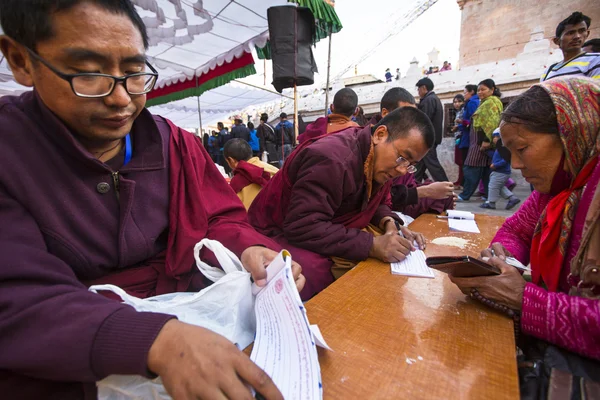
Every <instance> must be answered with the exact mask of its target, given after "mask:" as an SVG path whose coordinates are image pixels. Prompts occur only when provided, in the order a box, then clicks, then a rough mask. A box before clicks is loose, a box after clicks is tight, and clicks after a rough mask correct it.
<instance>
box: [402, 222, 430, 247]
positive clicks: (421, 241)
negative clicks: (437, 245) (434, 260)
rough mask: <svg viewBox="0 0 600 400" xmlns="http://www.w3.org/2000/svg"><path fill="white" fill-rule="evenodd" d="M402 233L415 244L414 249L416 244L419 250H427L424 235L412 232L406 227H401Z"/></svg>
mask: <svg viewBox="0 0 600 400" xmlns="http://www.w3.org/2000/svg"><path fill="white" fill-rule="evenodd" d="M400 232H402V235H404V237H405V238H406V239H407V240H408V241H410V242H411V243H412V244H413V248H414V244H415V242H416V243H417V247H418V248H419V250H425V247H426V246H427V244H426V242H425V236H423V234H422V233H419V232H414V231H411V230H410V229H408V228H407V227H405V226H401V227H400Z"/></svg>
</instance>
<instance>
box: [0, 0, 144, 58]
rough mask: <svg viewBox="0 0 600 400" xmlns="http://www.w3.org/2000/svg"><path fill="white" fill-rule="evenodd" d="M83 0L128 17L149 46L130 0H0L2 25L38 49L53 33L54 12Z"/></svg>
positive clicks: (0, 22) (141, 22) (68, 7)
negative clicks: (38, 45) (39, 44)
mask: <svg viewBox="0 0 600 400" xmlns="http://www.w3.org/2000/svg"><path fill="white" fill-rule="evenodd" d="M84 2H88V3H92V4H95V5H97V6H98V7H100V8H103V9H105V10H107V11H109V12H112V13H114V14H122V15H125V16H127V17H129V19H130V20H131V22H132V23H133V24H134V25H135V27H136V28H138V30H139V31H140V34H141V35H142V40H143V42H144V48H145V49H147V48H148V33H147V32H146V26H145V25H144V22H143V21H142V19H141V18H140V16H139V14H138V13H137V11H135V7H134V5H133V3H131V1H130V0H1V1H0V24H2V29H3V30H4V33H5V34H6V35H7V36H9V37H11V38H12V39H14V40H16V41H17V42H19V43H20V44H22V45H25V46H27V47H29V48H30V49H32V50H35V49H36V44H37V43H38V42H42V41H44V40H48V39H50V38H52V37H53V36H54V29H53V27H52V14H54V13H57V12H61V11H66V10H68V9H70V8H72V7H74V6H76V5H77V4H80V3H84ZM83 33H84V32H82V34H83Z"/></svg>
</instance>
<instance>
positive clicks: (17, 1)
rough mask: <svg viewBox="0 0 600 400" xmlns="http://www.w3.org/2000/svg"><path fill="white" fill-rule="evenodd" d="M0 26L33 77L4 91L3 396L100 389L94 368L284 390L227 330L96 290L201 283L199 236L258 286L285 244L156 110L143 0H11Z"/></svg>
mask: <svg viewBox="0 0 600 400" xmlns="http://www.w3.org/2000/svg"><path fill="white" fill-rule="evenodd" d="M0 24H1V26H2V32H3V33H4V34H3V35H2V36H0V49H1V51H2V54H3V56H4V57H5V60H6V61H7V63H8V65H9V66H10V69H11V72H12V74H13V76H14V78H15V80H16V81H17V82H18V83H19V84H21V85H23V86H27V87H30V88H33V90H29V91H25V92H24V93H22V94H21V95H19V96H3V97H2V98H1V99H0V126H2V127H3V128H2V134H0V159H2V168H0V254H2V257H1V258H0V288H1V290H0V332H1V334H0V393H1V395H0V396H1V397H2V398H5V399H60V400H75V399H77V400H79V399H84V398H85V399H95V398H96V397H97V387H96V382H97V381H99V380H102V379H104V378H105V377H107V376H109V375H138V376H141V377H146V378H150V379H154V378H157V377H160V378H161V381H162V383H163V385H164V387H165V389H166V391H167V393H169V394H170V395H171V396H173V397H174V398H181V399H197V398H207V397H219V396H222V397H223V398H224V397H229V398H251V396H252V395H251V393H250V392H251V388H254V389H256V391H257V392H259V393H261V395H262V396H263V397H267V398H271V399H282V396H281V394H280V393H279V391H278V389H277V387H276V386H275V385H274V384H273V382H272V381H271V380H270V378H269V376H267V375H266V374H265V373H264V372H263V371H261V370H260V368H258V367H257V366H256V365H255V364H253V363H252V362H251V361H250V359H249V358H248V356H246V355H245V354H244V353H243V352H241V351H240V350H238V349H237V348H236V347H235V345H234V344H233V343H231V342H230V341H229V340H227V339H225V338H224V337H222V336H220V335H218V334H216V333H214V332H212V331H210V330H208V329H204V328H202V327H199V326H193V325H189V324H186V323H183V322H181V321H179V320H178V319H177V317H175V316H173V315H168V314H164V313H158V312H143V311H136V310H135V309H134V308H133V307H131V306H130V305H127V304H124V303H122V302H121V301H117V300H115V299H114V298H109V297H105V296H103V295H102V294H101V293H93V292H90V291H89V290H88V288H89V286H91V285H95V284H113V285H116V286H119V287H121V288H122V289H123V290H125V291H126V292H127V293H129V294H130V295H133V296H136V297H139V298H146V297H150V296H154V295H161V294H168V293H175V292H184V291H192V292H197V291H198V290H201V289H202V288H204V287H206V286H207V284H208V282H207V280H206V277H204V276H203V275H202V274H201V273H200V271H199V270H198V268H197V267H196V263H195V260H194V251H193V250H194V246H195V244H196V243H198V242H199V241H200V240H202V239H204V238H208V239H211V240H217V241H219V242H221V243H222V244H223V245H224V246H225V247H227V248H228V249H229V250H230V251H232V252H233V253H234V254H236V255H237V256H238V257H239V258H240V260H241V262H242V264H243V265H244V267H245V268H246V269H247V270H248V271H249V272H250V273H251V275H252V277H253V279H254V282H256V283H257V284H258V285H259V286H263V285H264V284H265V283H266V282H265V280H266V276H267V275H266V269H265V266H266V265H268V264H269V262H270V261H271V260H273V259H274V258H275V257H276V256H277V252H279V251H280V250H281V247H280V246H279V245H278V244H277V243H276V242H274V241H273V240H272V239H269V238H267V237H265V236H263V235H261V234H259V233H258V232H256V231H255V230H254V229H253V228H252V227H251V226H250V224H249V223H248V220H247V216H246V211H245V209H244V207H243V206H242V204H241V203H240V201H239V199H238V198H237V196H235V194H234V193H233V191H232V190H231V189H230V188H229V187H228V185H227V183H226V182H225V180H224V179H223V177H222V176H221V174H220V173H219V171H218V169H217V168H216V166H215V165H214V163H213V162H212V161H211V160H210V158H209V156H208V154H207V153H206V151H205V150H204V146H202V143H201V140H200V138H199V137H197V136H194V135H192V134H191V133H189V132H187V131H185V130H183V129H180V128H179V127H177V126H175V125H174V124H173V123H172V122H171V121H169V120H167V119H165V118H163V117H160V116H156V115H152V114H151V113H150V111H148V110H147V109H146V107H145V105H146V94H147V93H149V92H150V91H151V90H152V89H153V87H154V84H155V82H156V79H157V77H158V73H157V72H156V69H155V68H154V67H153V66H152V65H151V64H150V63H149V62H148V57H147V56H146V49H147V48H148V46H149V40H148V34H147V32H146V26H145V25H144V22H143V20H142V18H141V17H140V15H139V14H138V13H137V12H136V7H135V6H134V4H133V3H132V2H131V1H129V0H119V1H99V0H98V1H90V0H70V1H63V0H45V1H38V0H3V1H1V2H0ZM74 71H77V72H78V73H77V74H72V73H73V72H74ZM200 257H201V258H202V260H204V261H206V262H208V263H210V264H211V265H213V266H215V267H217V266H218V265H219V264H218V262H217V260H216V259H215V257H214V255H213V254H212V252H210V251H204V249H203V250H202V252H201V255H200ZM294 270H295V272H294V275H295V276H297V277H298V279H300V275H296V274H299V272H300V268H299V266H297V267H296V268H294ZM297 283H298V284H299V285H298V287H299V288H301V287H302V285H301V282H299V281H297ZM215 323H218V322H217V321H215Z"/></svg>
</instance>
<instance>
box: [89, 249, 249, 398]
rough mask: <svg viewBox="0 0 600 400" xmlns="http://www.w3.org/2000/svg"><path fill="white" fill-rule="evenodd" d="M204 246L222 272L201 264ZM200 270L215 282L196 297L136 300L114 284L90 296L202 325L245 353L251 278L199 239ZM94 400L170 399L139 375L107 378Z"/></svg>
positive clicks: (179, 295)
mask: <svg viewBox="0 0 600 400" xmlns="http://www.w3.org/2000/svg"><path fill="white" fill-rule="evenodd" d="M204 246H206V247H207V248H208V249H210V250H212V252H213V253H214V254H215V256H216V258H217V260H218V261H219V264H220V265H221V267H222V268H223V269H222V270H221V269H219V268H215V267H212V266H210V265H208V264H206V263H205V262H203V261H202V260H200V250H201V249H202V247H204ZM194 257H195V259H196V265H197V267H198V269H199V270H200V271H201V272H202V273H203V274H204V275H205V276H206V277H207V278H209V279H210V280H212V281H213V282H215V283H214V284H212V285H211V286H209V287H208V288H206V289H203V290H201V291H200V292H197V293H169V294H164V295H161V296H155V297H149V298H147V299H139V298H137V297H133V296H130V295H128V294H127V293H125V291H124V290H123V289H121V288H119V287H117V286H114V285H94V286H92V287H90V289H89V290H90V291H93V292H98V291H111V292H113V293H116V294H117V295H119V296H120V297H121V299H123V302H124V303H126V304H129V305H131V306H133V307H134V308H135V309H136V310H138V311H150V312H158V313H164V314H172V315H176V316H177V318H179V320H180V321H182V322H186V323H189V324H193V325H198V326H202V327H204V328H207V329H210V330H211V331H213V332H216V333H218V334H220V335H222V336H224V337H226V338H227V339H229V340H230V341H232V342H233V343H235V344H236V345H237V346H238V347H239V348H240V349H244V348H245V347H247V346H248V345H249V344H250V343H252V341H253V340H254V334H255V332H256V317H255V314H254V296H253V295H252V289H251V285H252V283H251V281H250V273H249V272H247V271H246V270H245V269H244V268H243V266H242V263H241V262H240V260H239V259H238V258H237V256H236V255H235V254H233V253H232V252H231V251H229V250H228V249H227V248H225V246H223V245H222V244H221V243H219V242H217V241H214V240H210V239H203V240H202V241H200V242H199V243H198V244H196V246H195V247H194ZM96 385H97V387H98V399H102V400H126V399H127V400H131V399H155V400H158V399H170V398H171V397H170V396H169V395H168V394H167V392H166V391H165V389H164V387H163V386H162V383H161V381H160V378H157V379H154V380H149V379H146V378H144V377H141V376H138V375H111V376H108V377H106V378H105V379H103V380H101V381H99V382H96Z"/></svg>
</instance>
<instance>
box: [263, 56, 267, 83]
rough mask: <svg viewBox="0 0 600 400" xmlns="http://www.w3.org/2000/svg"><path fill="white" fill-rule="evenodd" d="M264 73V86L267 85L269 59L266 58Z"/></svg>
mask: <svg viewBox="0 0 600 400" xmlns="http://www.w3.org/2000/svg"><path fill="white" fill-rule="evenodd" d="M263 75H264V82H263V86H267V60H266V59H264V60H263Z"/></svg>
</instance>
